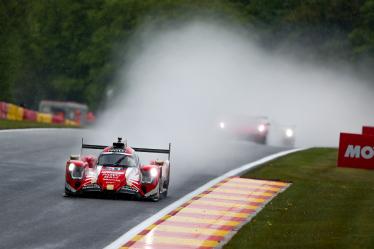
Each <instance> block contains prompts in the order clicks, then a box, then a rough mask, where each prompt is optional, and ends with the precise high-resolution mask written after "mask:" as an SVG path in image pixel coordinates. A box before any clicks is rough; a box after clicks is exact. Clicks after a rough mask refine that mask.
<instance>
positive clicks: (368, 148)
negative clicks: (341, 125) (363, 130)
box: [338, 133, 374, 169]
mask: <svg viewBox="0 0 374 249" xmlns="http://www.w3.org/2000/svg"><path fill="white" fill-rule="evenodd" d="M338 166H339V167H352V168H364V169H374V136H373V135H365V134H363V135H361V134H350V133H340V142H339V156H338Z"/></svg>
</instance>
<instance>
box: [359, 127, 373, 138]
mask: <svg viewBox="0 0 374 249" xmlns="http://www.w3.org/2000/svg"><path fill="white" fill-rule="evenodd" d="M362 134H363V135H371V136H374V127H373V126H364V127H362Z"/></svg>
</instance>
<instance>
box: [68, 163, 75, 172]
mask: <svg viewBox="0 0 374 249" xmlns="http://www.w3.org/2000/svg"><path fill="white" fill-rule="evenodd" d="M74 168H75V164H74V163H71V164H69V171H70V172H72V171H73V170H74Z"/></svg>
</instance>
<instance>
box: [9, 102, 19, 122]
mask: <svg viewBox="0 0 374 249" xmlns="http://www.w3.org/2000/svg"><path fill="white" fill-rule="evenodd" d="M7 119H9V120H17V121H21V120H23V108H22V107H19V106H17V105H14V104H8V113H7Z"/></svg>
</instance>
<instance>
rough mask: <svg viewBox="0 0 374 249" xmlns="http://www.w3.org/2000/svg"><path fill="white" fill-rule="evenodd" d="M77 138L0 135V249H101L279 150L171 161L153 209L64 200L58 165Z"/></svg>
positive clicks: (246, 147) (254, 148) (75, 148)
mask: <svg viewBox="0 0 374 249" xmlns="http://www.w3.org/2000/svg"><path fill="white" fill-rule="evenodd" d="M82 132H85V131H82V130H76V131H72V130H59V131H56V130H51V131H46V130H40V131H17V132H5V133H4V132H0V248H103V247H104V246H106V245H108V244H109V243H111V242H112V241H114V240H115V239H117V238H118V237H119V236H120V235H122V234H123V233H125V232H126V231H128V230H129V229H130V228H132V227H134V226H135V225H137V224H138V223H140V222H142V221H143V220H145V219H146V218H148V217H150V216H152V215H153V214H155V213H156V212H157V211H159V210H161V209H162V208H163V207H165V206H167V205H168V204H170V203H172V202H174V201H176V200H178V199H179V198H180V197H182V196H183V195H185V194H187V193H189V192H191V191H192V190H194V189H196V188H198V187H199V186H201V185H203V184H204V183H206V182H207V181H209V180H211V179H213V178H215V177H217V176H219V175H221V174H223V173H224V172H227V171H228V170H230V169H233V168H236V167H238V166H241V165H243V164H245V163H248V162H250V161H254V160H256V159H259V158H261V157H264V156H266V155H269V154H272V153H275V152H278V151H280V150H281V148H275V147H269V146H262V145H254V144H251V143H237V144H236V143H235V144H232V145H230V146H232V147H234V148H235V150H234V152H230V153H217V156H216V157H213V158H208V157H207V158H205V159H202V158H204V152H203V151H202V152H201V154H200V155H199V156H198V158H196V157H194V156H190V157H188V158H189V159H188V160H183V161H178V160H175V161H176V162H173V161H172V163H174V164H173V165H172V167H173V168H172V179H171V185H170V189H169V197H168V198H167V199H164V200H161V201H160V202H158V203H153V202H146V201H131V200H123V199H113V198H112V199H98V198H64V197H62V193H63V189H64V163H65V161H66V159H67V158H68V156H69V155H70V154H72V153H76V154H78V153H79V147H80V138H81V136H82V134H81V133H82ZM209 149H212V148H209ZM172 156H173V155H172ZM190 166H192V167H190Z"/></svg>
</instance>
